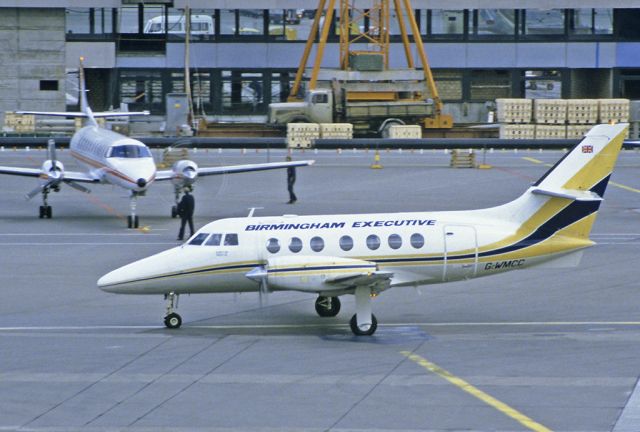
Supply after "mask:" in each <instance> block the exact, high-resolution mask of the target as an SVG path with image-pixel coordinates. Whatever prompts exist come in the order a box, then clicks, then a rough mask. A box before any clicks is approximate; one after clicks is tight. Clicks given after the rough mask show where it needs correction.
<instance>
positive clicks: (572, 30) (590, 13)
mask: <svg viewBox="0 0 640 432" xmlns="http://www.w3.org/2000/svg"><path fill="white" fill-rule="evenodd" d="M569 34H570V35H574V36H593V35H611V34H613V9H572V10H570V11H569Z"/></svg>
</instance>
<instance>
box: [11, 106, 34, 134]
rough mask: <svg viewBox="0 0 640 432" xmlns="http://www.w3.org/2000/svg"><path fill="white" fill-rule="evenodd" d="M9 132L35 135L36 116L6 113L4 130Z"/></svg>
mask: <svg viewBox="0 0 640 432" xmlns="http://www.w3.org/2000/svg"><path fill="white" fill-rule="evenodd" d="M3 129H4V130H5V131H7V132H17V133H33V132H35V130H36V117H35V116H34V115H27V114H16V113H13V112H9V111H7V112H5V113H4V128H3Z"/></svg>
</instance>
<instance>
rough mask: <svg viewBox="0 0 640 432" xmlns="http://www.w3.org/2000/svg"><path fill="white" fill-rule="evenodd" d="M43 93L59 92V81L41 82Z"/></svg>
mask: <svg viewBox="0 0 640 432" xmlns="http://www.w3.org/2000/svg"><path fill="white" fill-rule="evenodd" d="M40 90H41V91H58V80H40Z"/></svg>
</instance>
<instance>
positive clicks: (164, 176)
mask: <svg viewBox="0 0 640 432" xmlns="http://www.w3.org/2000/svg"><path fill="white" fill-rule="evenodd" d="M314 163H315V161H314V160H304V161H292V162H269V163H261V164H246V165H226V166H219V167H205V168H201V167H199V168H198V176H210V175H219V174H234V173H242V172H251V171H265V170H272V169H282V168H289V167H301V166H308V165H313V164H314ZM174 175H175V173H174V172H173V171H172V170H160V171H158V172H156V181H162V180H171V179H172V178H173V177H174Z"/></svg>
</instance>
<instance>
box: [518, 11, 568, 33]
mask: <svg viewBox="0 0 640 432" xmlns="http://www.w3.org/2000/svg"><path fill="white" fill-rule="evenodd" d="M523 15H524V22H523V24H524V34H525V35H527V36H558V35H563V34H564V32H565V31H564V30H565V25H564V10H563V9H526V10H524V11H523Z"/></svg>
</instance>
